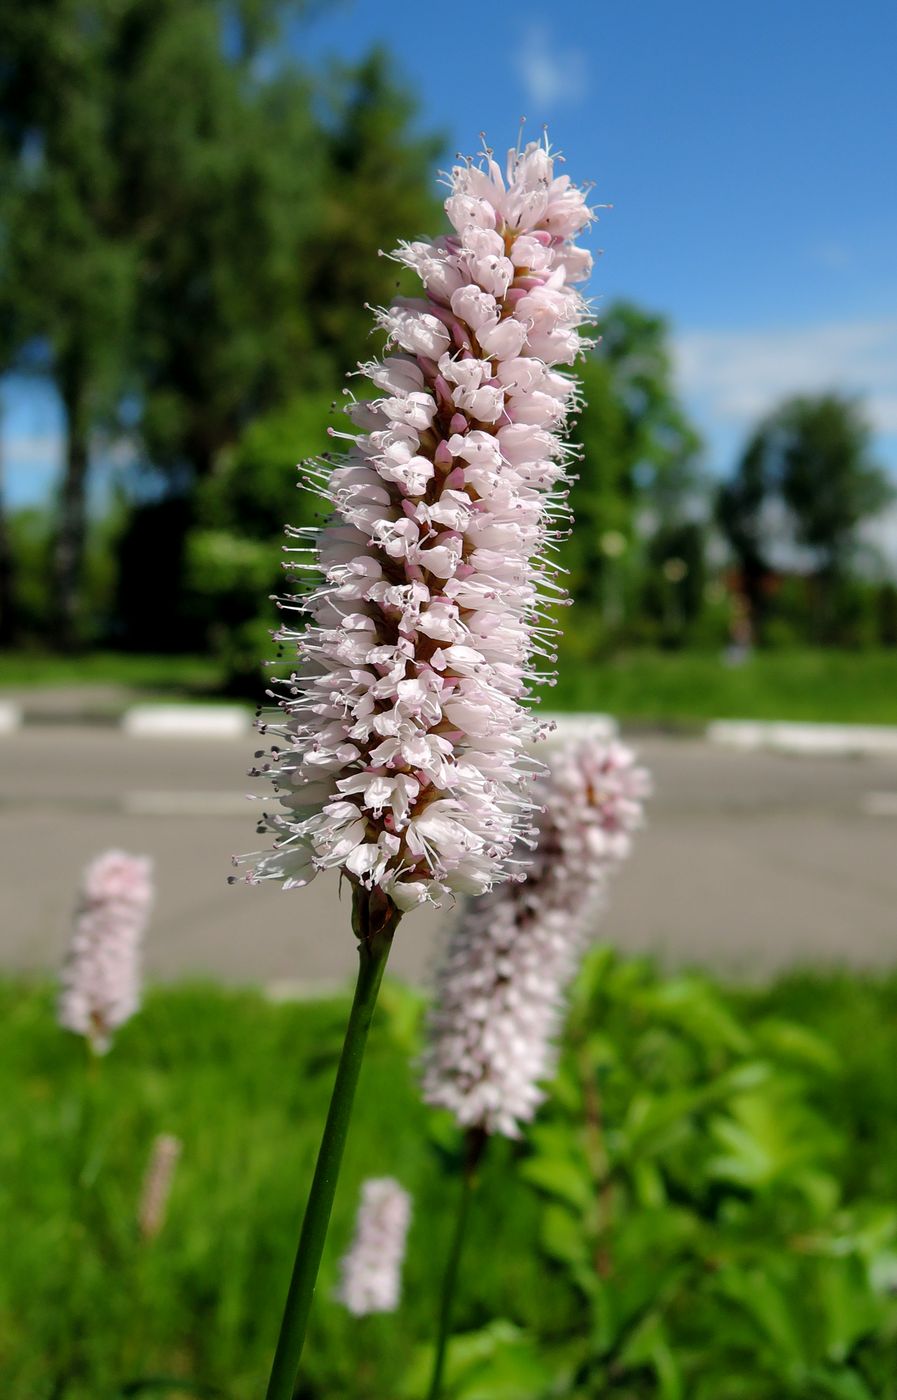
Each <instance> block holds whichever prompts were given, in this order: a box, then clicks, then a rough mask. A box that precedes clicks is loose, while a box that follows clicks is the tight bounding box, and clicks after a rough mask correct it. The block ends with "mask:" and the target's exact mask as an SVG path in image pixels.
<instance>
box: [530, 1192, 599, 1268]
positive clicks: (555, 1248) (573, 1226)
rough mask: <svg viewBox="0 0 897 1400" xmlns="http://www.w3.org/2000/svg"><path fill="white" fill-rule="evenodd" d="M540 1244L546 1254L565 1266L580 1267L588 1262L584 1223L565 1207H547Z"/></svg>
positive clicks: (543, 1215)
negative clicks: (579, 1265)
mask: <svg viewBox="0 0 897 1400" xmlns="http://www.w3.org/2000/svg"><path fill="white" fill-rule="evenodd" d="M539 1243H540V1244H541V1246H542V1248H543V1249H544V1250H545V1253H546V1254H548V1255H549V1256H550V1257H551V1258H552V1259H557V1260H559V1261H560V1262H561V1263H563V1264H574V1265H578V1264H585V1263H586V1262H587V1261H588V1246H587V1243H586V1238H585V1234H584V1232H583V1227H582V1221H581V1219H580V1218H579V1217H578V1216H573V1215H571V1214H570V1212H569V1210H566V1209H565V1208H564V1206H560V1205H555V1204H551V1205H548V1206H546V1207H545V1210H544V1212H543V1214H542V1227H541V1230H540V1232H539Z"/></svg>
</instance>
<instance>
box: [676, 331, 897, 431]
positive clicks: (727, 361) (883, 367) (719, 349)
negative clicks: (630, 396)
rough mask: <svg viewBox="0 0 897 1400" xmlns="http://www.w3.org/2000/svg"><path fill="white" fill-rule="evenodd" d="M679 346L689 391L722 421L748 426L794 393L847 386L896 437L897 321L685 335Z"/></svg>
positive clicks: (680, 367)
mask: <svg viewBox="0 0 897 1400" xmlns="http://www.w3.org/2000/svg"><path fill="white" fill-rule="evenodd" d="M674 349H675V354H676V363H677V370H678V376H679V382H680V384H681V386H682V388H683V390H684V391H685V393H686V394H688V395H689V397H690V398H692V399H693V400H694V402H695V403H696V404H698V405H699V406H700V410H701V411H702V412H703V413H705V414H707V415H709V416H710V417H712V418H715V419H717V420H719V421H721V422H722V423H726V424H729V425H733V424H734V425H738V426H739V427H741V426H743V425H745V424H746V423H748V422H750V421H752V420H753V419H755V418H756V417H758V416H759V415H760V414H763V413H765V412H767V411H768V410H769V409H770V408H772V407H773V405H774V404H776V403H777V402H778V401H779V400H780V399H782V398H785V397H786V396H787V395H789V394H794V393H808V392H818V391H821V390H825V389H843V390H846V391H848V392H849V393H855V394H859V395H861V396H862V398H863V399H864V401H865V404H866V408H867V411H868V413H869V417H870V420H871V422H872V424H873V426H874V428H875V429H876V430H877V431H878V432H879V433H895V434H897V320H893V319H892V320H881V321H843V322H830V323H828V324H824V325H816V326H801V327H792V328H790V329H787V330H775V329H769V330H752V331H700V330H695V331H684V332H682V333H681V334H679V335H678V336H677V337H676V339H675V345H674Z"/></svg>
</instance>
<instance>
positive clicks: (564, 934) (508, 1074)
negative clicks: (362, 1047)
mask: <svg viewBox="0 0 897 1400" xmlns="http://www.w3.org/2000/svg"><path fill="white" fill-rule="evenodd" d="M548 765H549V767H548V772H547V773H546V774H545V775H544V776H543V777H541V778H540V779H539V780H538V781H537V783H536V787H535V792H536V798H537V800H540V801H541V803H542V804H543V810H542V813H541V817H540V820H539V828H538V839H537V844H536V847H535V851H534V852H533V856H532V860H531V863H530V865H529V869H528V872H527V878H526V880H525V881H524V882H523V883H514V884H507V885H504V886H502V887H501V888H499V889H497V890H495V891H493V892H492V893H491V894H486V895H483V896H482V897H481V898H479V899H472V900H469V901H468V902H467V903H466V905H465V906H464V908H463V909H462V911H461V913H460V915H459V918H458V921H457V923H456V925H455V928H454V930H453V933H452V936H451V939H450V942H449V946H448V950H447V953H446V957H445V960H444V962H443V965H442V967H441V969H440V972H439V974H438V979H437V986H436V998H435V1002H434V1006H433V1009H432V1011H431V1013H430V1019H429V1036H428V1044H427V1048H426V1050H425V1054H424V1060H423V1081H422V1087H423V1096H424V1098H425V1100H426V1101H427V1103H429V1104H431V1105H433V1106H434V1107H439V1108H447V1109H449V1110H450V1111H451V1112H452V1113H453V1114H454V1115H455V1118H456V1119H457V1122H458V1124H459V1125H460V1126H461V1127H462V1128H465V1129H477V1128H478V1129H482V1130H483V1131H485V1132H487V1133H502V1134H504V1135H505V1136H506V1137H519V1136H520V1128H521V1124H523V1123H526V1122H528V1121H529V1120H530V1119H532V1117H533V1115H534V1114H535V1112H536V1109H537V1108H538V1106H539V1104H540V1103H541V1102H542V1100H543V1099H544V1097H545V1093H544V1089H543V1087H542V1086H543V1084H544V1083H545V1082H546V1080H549V1079H550V1078H551V1075H552V1073H553V1071H554V1066H555V1059H556V1053H557V1052H556V1045H555V1041H556V1037H557V1034H558V1031H559V1029H560V1025H561V1021H562V1018H563V1014H564V1005H565V991H566V989H567V986H568V984H569V982H570V979H571V978H572V976H573V974H574V973H575V971H576V967H577V963H578V960H579V958H580V956H581V954H582V952H583V951H584V948H585V946H586V944H587V942H588V938H589V935H590V932H591V930H592V927H593V924H594V920H595V917H596V915H597V911H598V907H599V905H600V903H601V901H602V898H603V895H604V891H605V887H606V885H607V881H608V877H609V876H610V875H611V873H612V872H613V870H614V869H615V868H616V867H617V866H618V865H619V863H620V861H621V860H623V859H624V858H625V857H626V856H627V855H628V854H629V851H630V846H631V838H632V832H633V831H635V830H636V829H637V828H638V827H639V826H641V824H642V817H643V806H642V804H643V800H644V799H645V797H647V796H648V794H649V793H650V788H651V784H650V778H649V775H648V773H647V772H646V770H645V769H644V768H640V767H638V766H637V764H636V762H635V756H634V755H633V753H632V752H631V751H630V750H629V749H628V748H626V747H625V746H624V745H622V744H619V743H611V744H608V743H606V742H605V741H599V740H593V739H585V740H582V741H578V742H574V743H571V744H569V745H567V746H565V747H564V748H561V749H558V750H556V751H554V752H553V753H551V754H549V756H548Z"/></svg>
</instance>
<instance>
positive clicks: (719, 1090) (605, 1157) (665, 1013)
mask: <svg viewBox="0 0 897 1400" xmlns="http://www.w3.org/2000/svg"><path fill="white" fill-rule="evenodd" d="M346 1005H347V1004H346V1002H345V1001H344V1000H342V999H335V1000H332V1001H327V1002H313V1003H306V1004H286V1005H272V1004H270V1003H268V1002H266V1001H265V1000H264V999H263V998H262V997H261V996H260V995H257V994H255V993H253V992H250V991H246V992H241V991H236V992H234V991H224V990H220V989H215V988H211V987H192V988H191V987H183V988H168V989H164V990H157V991H155V992H153V993H152V994H151V995H150V997H149V999H148V1002H147V1005H146V1007H145V1009H144V1010H143V1011H142V1012H141V1013H140V1015H139V1016H137V1017H136V1018H135V1019H134V1020H133V1021H132V1022H131V1023H130V1024H129V1025H128V1026H127V1027H125V1028H124V1029H123V1030H122V1031H121V1032H120V1034H119V1037H118V1040H117V1042H116V1044H115V1045H114V1047H113V1049H112V1051H111V1053H110V1054H109V1056H108V1057H107V1058H106V1059H105V1060H104V1061H103V1062H102V1063H100V1064H99V1065H98V1066H97V1067H96V1072H95V1073H93V1072H91V1070H90V1067H89V1066H88V1065H87V1063H86V1057H85V1055H84V1051H83V1046H82V1045H81V1043H80V1042H79V1041H78V1040H77V1039H75V1038H74V1037H71V1036H69V1035H67V1034H65V1033H63V1032H61V1031H59V1030H58V1029H57V1027H56V1026H55V1024H54V1020H53V1009H52V998H51V996H50V994H49V993H48V991H46V990H45V989H41V988H30V987H28V986H25V985H22V984H19V983H16V982H9V983H7V984H5V985H3V984H0V1094H2V1102H3V1105H4V1131H3V1134H2V1136H0V1181H2V1183H3V1187H2V1190H3V1209H2V1213H0V1259H2V1261H3V1262H2V1268H0V1395H2V1396H3V1400H115V1397H117V1396H119V1395H120V1394H123V1393H124V1392H123V1391H122V1386H123V1384H127V1383H128V1382H134V1381H136V1380H138V1379H140V1378H148V1377H153V1376H155V1377H164V1376H168V1377H179V1378H181V1381H182V1384H181V1385H180V1386H177V1385H174V1384H172V1385H170V1386H167V1387H161V1388H160V1389H157V1390H156V1391H154V1392H153V1393H154V1394H156V1395H163V1396H164V1395H168V1396H170V1397H175V1396H186V1395H188V1394H194V1393H197V1392H196V1391H195V1390H191V1389H190V1388H189V1386H190V1385H191V1384H192V1385H194V1386H195V1385H199V1384H203V1385H207V1386H211V1387H215V1388H217V1390H216V1393H219V1394H220V1395H223V1396H226V1397H227V1400H258V1397H259V1396H260V1395H261V1394H262V1393H263V1391H264V1382H265V1377H266V1368H267V1365H268V1362H269V1359H270V1353H271V1347H272V1345H273V1340H274V1336H275V1332H276V1328H277V1322H278V1317H279V1311H280V1306H281V1302H282V1296H283V1290H284V1287H285V1283H286V1279H287V1276H288V1270H289V1266H290V1262H291V1257H292V1251H293V1248H294V1241H295V1237H296V1233H297V1226H298V1220H299V1215H300V1210H301V1205H302V1201H303V1198H304V1195H305V1192H306V1189H307V1184H308V1180H309V1174H310V1171H311V1168H312V1163H313V1156H314V1152H315V1149H316V1145H317V1140H318V1135H319V1131H320V1125H321V1121H322V1118H323V1114H324V1111H325V1106H326V1101H327V1097H328V1094H329V1089H330V1084H331V1081H332V1076H333V1073H334V1068H335V1062H336V1057H337V1054H338V1050H339V1045H340V1040H341V1034H342V1028H343V1023H344V1018H345V1014H346ZM420 1010H421V1007H420V1002H419V1000H418V999H416V998H415V997H414V996H412V995H411V994H410V993H407V992H405V991H403V990H402V989H400V988H398V987H396V986H395V985H389V984H388V985H387V986H386V987H385V989H384V1000H383V1003H382V1005H381V1009H380V1011H379V1012H378V1018H377V1022H376V1024H375V1027H374V1030H373V1033H372V1039H371V1044H370V1048H369V1055H368V1059H367V1062H366V1065H365V1068H364V1072H363V1078H362V1083H361V1089H360V1097H359V1102H358V1108H357V1116H356V1119H355V1122H354V1124H353V1131H352V1134H351V1138H350V1143H349V1148H348V1155H347V1159H346V1163H345V1171H344V1177H343V1180H342V1182H341V1186H340V1190H339V1192H338V1196H337V1205H336V1210H335V1215H334V1220H333V1226H332V1232H331V1237H330V1240H329V1242H328V1247H327V1252H326V1255H325V1261H324V1268H323V1274H322V1279H321V1283H320V1285H319V1289H318V1296H317V1299H316V1304H315V1309H314V1314H313V1321H312V1328H311V1333H310V1337H309V1342H308V1347H307V1352H306V1361H305V1363H304V1366H303V1373H302V1376H303V1378H302V1383H301V1387H300V1389H299V1391H297V1397H298V1398H299V1400H333V1398H334V1397H339V1398H340V1400H417V1397H420V1396H421V1395H422V1393H423V1392H424V1387H425V1375H426V1367H427V1348H428V1346H429V1342H430V1339H431V1337H432V1320H433V1314H434V1309H435V1300H436V1291H437V1271H438V1267H439V1261H440V1260H441V1259H442V1257H443V1255H444V1251H445V1247H446V1241H447V1237H448V1231H449V1228H450V1225H451V1216H452V1205H453V1201H454V1199H455V1193H456V1190H457V1180H456V1175H455V1170H456V1166H457V1147H458V1142H457V1135H456V1133H455V1131H454V1129H453V1128H452V1126H451V1125H450V1124H449V1123H448V1122H447V1120H446V1119H445V1118H444V1117H441V1116H436V1115H431V1114H429V1113H428V1112H427V1111H426V1110H425V1109H424V1108H423V1107H422V1106H421V1104H420V1102H419V1100H418V1096H417V1090H416V1085H415V1080H414V1075H413V1073H412V1070H411V1068H410V1062H411V1059H412V1057H413V1055H414V1054H415V1053H416V1050H417V1047H418V1044H419V1017H420ZM895 1062H897V979H895V978H890V979H883V980H880V981H873V980H866V979H862V978H855V977H849V976H843V977H837V976H835V977H826V978H816V977H812V976H794V977H791V978H787V979H785V980H783V981H780V982H778V983H776V984H775V985H774V986H772V987H771V988H769V989H767V990H763V991H755V992H749V991H744V990H739V991H737V992H731V993H729V992H726V991H725V990H724V989H720V988H719V987H717V986H716V985H715V984H714V983H712V982H711V981H709V980H707V979H704V978H701V977H691V976H679V977H674V978H671V979H666V980H664V979H661V978H659V977H658V976H657V975H656V973H655V972H654V971H653V970H652V969H651V968H650V966H648V965H647V964H645V963H642V962H620V961H617V960H616V959H614V958H612V957H610V956H608V955H605V954H600V953H599V954H597V955H596V956H595V957H593V958H592V959H591V960H590V963H589V964H588V967H587V969H586V972H585V974H584V975H583V977H582V978H581V979H580V982H579V984H578V987H577V992H576V996H575V998H574V1006H573V1013H572V1019H571V1023H570V1028H569V1032H568V1041H567V1050H566V1051H565V1055H564V1058H563V1061H562V1067H561V1072H560V1075H559V1079H558V1082H557V1085H556V1088H555V1091H554V1094H553V1096H552V1099H551V1101H550V1103H549V1104H548V1105H546V1106H545V1108H544V1109H543V1110H542V1112H541V1114H540V1116H539V1120H538V1122H537V1124H536V1125H535V1127H534V1128H533V1129H532V1130H531V1131H530V1133H529V1134H528V1138H527V1140H526V1141H524V1142H521V1143H519V1144H512V1143H507V1142H504V1141H495V1142H494V1143H493V1144H492V1147H491V1151H490V1153H489V1154H488V1156H487V1160H486V1165H485V1168H484V1172H483V1179H482V1184H481V1189H480V1192H479V1195H478V1198H477V1200H476V1202H475V1213H474V1217H473V1222H472V1226H473V1228H472V1234H471V1238H470V1241H469V1248H468V1251H467V1256H466V1265H465V1267H464V1269H463V1283H462V1292H461V1296H460V1298H459V1302H458V1308H457V1325H458V1328H459V1331H460V1332H461V1333H462V1334H463V1335H462V1336H460V1337H459V1339H458V1340H457V1341H456V1343H455V1344H454V1346H453V1351H452V1357H451V1365H450V1389H449V1395H450V1396H451V1397H453V1400H549V1397H562V1396H568V1397H570V1398H571V1400H574V1397H577V1398H578V1400H587V1397H591V1396H595V1395H601V1396H602V1397H603V1396H605V1395H608V1396H612V1397H616V1398H617V1400H677V1397H678V1400H686V1397H687V1400H736V1397H741V1400H826V1397H831V1400H838V1397H843V1400H894V1397H895V1396H897V1300H895V1297H894V1289H895V1287H897V1209H895V1204H894V1202H895V1195H897V1179H895V1167H894V1163H895V1161H897V1080H895V1077H894V1074H893V1065H894V1064H895ZM161 1132H169V1133H175V1134H177V1135H178V1136H179V1137H180V1138H181V1140H182V1142H183V1154H182V1158H181V1161H180V1163H179V1165H178V1168H177V1173H176V1176H175V1181H174V1187H173V1191H172V1195H171V1200H170V1207H169V1212H168V1218H167V1220H166V1222H165V1225H164V1228H163V1229H162V1231H161V1233H160V1234H159V1235H158V1237H157V1238H156V1239H154V1240H152V1241H147V1240H142V1239H141V1238H140V1237H139V1235H138V1231H137V1229H136V1224H135V1216H136V1210H137V1202H138V1200H139V1197H140V1192H141V1180H142V1176H143V1172H144V1170H145V1166H146V1162H147V1159H148V1155H149V1152H150V1149H151V1145H152V1142H153V1139H154V1137H155V1136H156V1134H158V1133H161ZM381 1174H390V1175H395V1176H397V1177H399V1179H400V1180H401V1181H402V1182H403V1184H404V1185H405V1186H406V1187H407V1188H408V1189H409V1190H410V1191H411V1192H412V1194H413V1196H414V1200H415V1214H414V1222H413V1226H412V1231H411V1235H410V1240H409V1253H408V1259H407V1261H406V1271H405V1296H404V1302H403V1306H402V1309H401V1311H400V1313H399V1314H398V1315H396V1316H395V1317H371V1318H367V1319H363V1320H361V1321H354V1320H352V1319H350V1318H349V1317H348V1316H347V1315H346V1313H345V1312H344V1311H343V1309H342V1308H341V1307H340V1306H339V1305H338V1304H337V1303H335V1302H334V1301H333V1299H332V1291H333V1287H334V1283H335V1279H336V1277H337V1261H338V1258H339V1255H340V1253H341V1251H342V1250H343V1249H344V1248H345V1246H346V1244H347V1241H348V1238H349V1236H350V1233H351V1228H352V1217H353V1214H354V1208H355V1204H356V1201H357V1195H358V1190H359V1186H360V1183H361V1181H362V1179H363V1178H364V1177H366V1176H370V1175H381ZM131 1393H135V1394H136V1393H141V1394H142V1393H150V1392H148V1391H140V1392H137V1391H132V1392H131Z"/></svg>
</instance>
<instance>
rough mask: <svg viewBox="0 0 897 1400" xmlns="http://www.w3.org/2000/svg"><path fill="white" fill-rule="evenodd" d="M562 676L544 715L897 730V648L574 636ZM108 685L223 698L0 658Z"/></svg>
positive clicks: (198, 673) (180, 678)
mask: <svg viewBox="0 0 897 1400" xmlns="http://www.w3.org/2000/svg"><path fill="white" fill-rule="evenodd" d="M558 670H559V683H558V685H557V687H556V688H555V689H552V690H545V691H543V692H542V694H543V700H542V703H543V705H544V706H545V707H546V708H550V709H562V710H600V711H606V712H610V713H611V714H615V715H618V716H619V717H620V718H621V719H623V720H636V721H643V722H646V723H660V724H681V725H686V726H688V725H697V724H700V723H702V722H703V721H705V720H709V719H727V718H729V719H786V720H788V719H791V720H821V721H830V722H842V723H860V724H897V649H895V650H891V651H862V652H841V651H819V650H816V651H814V650H794V651H773V652H761V653H758V654H757V655H755V656H754V657H752V658H751V660H750V661H748V662H746V663H745V664H744V665H743V666H738V667H731V666H727V665H725V664H724V663H723V661H721V660H720V658H719V656H718V655H716V654H713V653H705V652H658V651H634V652H628V653H625V654H623V655H620V656H618V657H614V658H611V659H609V660H607V661H602V662H598V661H595V660H593V659H591V658H590V657H589V656H587V655H582V654H580V652H579V651H578V649H577V639H576V635H575V633H572V634H571V637H570V639H569V641H568V642H567V644H566V646H565V649H564V651H563V653H562V656H561V660H560V663H559V667H558ZM101 682H105V683H113V684H117V685H120V686H123V687H126V688H128V689H130V690H133V691H135V692H139V693H142V694H145V695H153V694H156V695H158V696H159V697H160V698H162V697H163V696H164V697H166V698H169V697H176V696H181V697H184V698H193V699H196V698H202V697H205V698H217V697H219V696H220V695H221V693H222V687H223V683H224V675H223V667H222V665H221V664H220V663H219V662H218V661H216V659H215V658H214V657H204V656H138V655H127V654H124V653H120V652H93V653H90V654H88V655H85V656H80V657H59V656H44V655H36V654H30V653H24V654H13V655H3V656H0V688H2V687H3V686H4V685H7V686H13V685H15V686H26V685H34V686H37V685H45V686H62V685H78V684H96V683H101ZM262 684H263V682H262V680H261V678H260V680H259V684H258V691H257V693H256V695H255V696H252V697H247V698H257V695H258V694H261V689H262Z"/></svg>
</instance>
